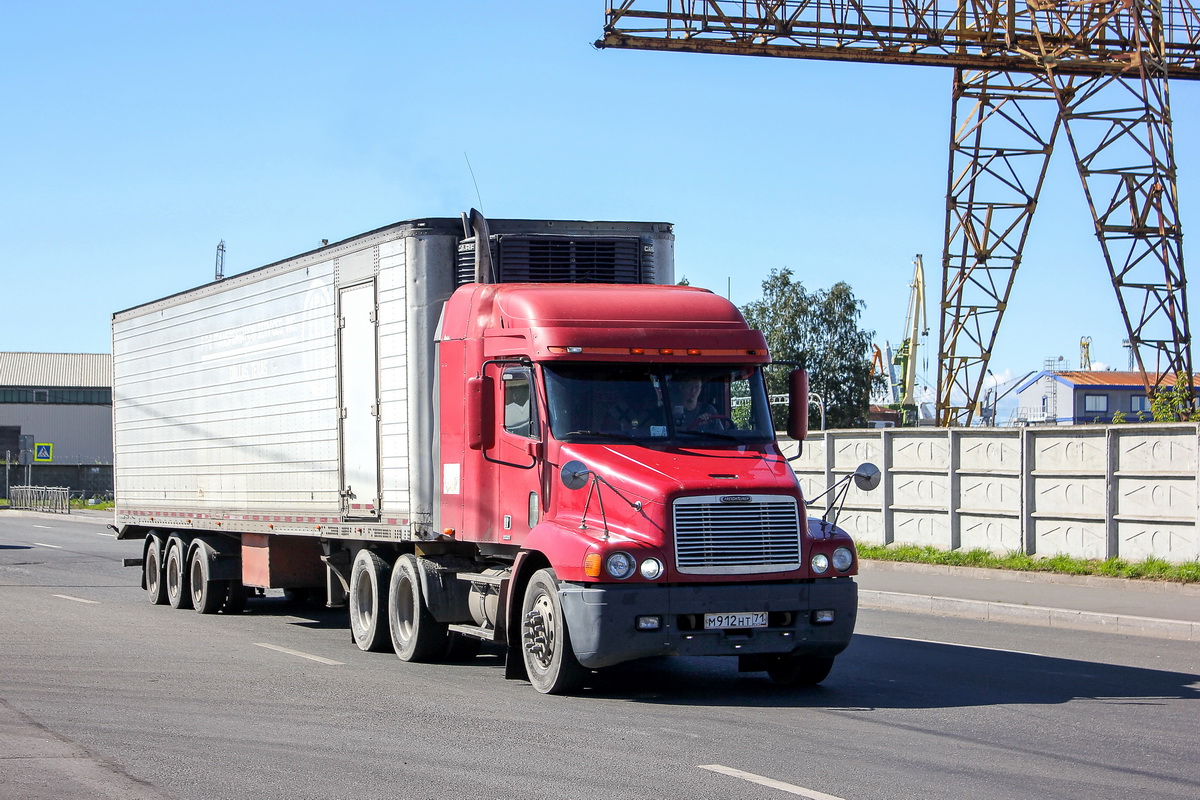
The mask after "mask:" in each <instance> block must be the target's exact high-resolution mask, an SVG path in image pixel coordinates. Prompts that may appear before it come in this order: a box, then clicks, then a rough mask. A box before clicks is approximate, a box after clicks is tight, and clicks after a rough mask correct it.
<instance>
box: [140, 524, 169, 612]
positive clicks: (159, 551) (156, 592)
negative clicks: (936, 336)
mask: <svg viewBox="0 0 1200 800" xmlns="http://www.w3.org/2000/svg"><path fill="white" fill-rule="evenodd" d="M142 563H143V564H144V565H145V566H144V569H145V581H146V594H147V595H148V596H149V598H150V602H151V603H153V604H154V605H156V606H165V605H166V604H167V576H166V574H165V571H164V567H163V543H162V539H160V538H158V537H157V536H147V537H146V558H145V560H144V561H143V562H142Z"/></svg>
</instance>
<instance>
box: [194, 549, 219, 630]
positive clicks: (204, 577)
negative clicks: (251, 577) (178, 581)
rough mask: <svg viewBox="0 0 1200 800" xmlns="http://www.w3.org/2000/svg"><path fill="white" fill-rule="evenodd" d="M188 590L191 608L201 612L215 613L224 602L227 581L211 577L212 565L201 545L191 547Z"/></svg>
mask: <svg viewBox="0 0 1200 800" xmlns="http://www.w3.org/2000/svg"><path fill="white" fill-rule="evenodd" d="M188 590H189V591H190V592H191V594H192V608H194V609H196V611H198V612H199V613H201V614H215V613H217V611H218V610H219V609H220V608H221V606H222V605H223V604H224V603H225V597H226V595H227V594H228V593H229V586H228V582H227V581H214V580H213V579H212V565H211V564H209V563H208V553H206V552H205V550H204V548H203V547H199V546H197V547H195V548H193V549H192V557H191V559H189V563H188Z"/></svg>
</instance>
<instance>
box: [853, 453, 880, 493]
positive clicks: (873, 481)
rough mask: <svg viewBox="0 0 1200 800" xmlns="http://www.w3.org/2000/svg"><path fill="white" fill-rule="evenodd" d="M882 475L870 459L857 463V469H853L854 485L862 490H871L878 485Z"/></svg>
mask: <svg viewBox="0 0 1200 800" xmlns="http://www.w3.org/2000/svg"><path fill="white" fill-rule="evenodd" d="M882 477H883V476H882V474H881V473H880V472H879V467H877V466H875V465H874V464H872V463H871V462H870V461H864V462H863V463H861V464H859V465H858V469H856V470H854V485H855V486H857V487H858V488H859V489H862V490H863V491H864V492H871V491H874V490H875V487H877V486H879V480H880V478H882Z"/></svg>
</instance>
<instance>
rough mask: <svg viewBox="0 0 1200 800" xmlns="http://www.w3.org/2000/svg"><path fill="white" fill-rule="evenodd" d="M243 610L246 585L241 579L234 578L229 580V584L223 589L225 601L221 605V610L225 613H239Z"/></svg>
mask: <svg viewBox="0 0 1200 800" xmlns="http://www.w3.org/2000/svg"><path fill="white" fill-rule="evenodd" d="M245 610H246V587H245V586H244V585H243V584H242V581H241V579H238V578H235V579H234V580H231V581H229V586H228V587H226V589H225V602H224V603H223V604H222V605H221V611H222V612H223V613H225V614H240V613H242V612H243V611H245Z"/></svg>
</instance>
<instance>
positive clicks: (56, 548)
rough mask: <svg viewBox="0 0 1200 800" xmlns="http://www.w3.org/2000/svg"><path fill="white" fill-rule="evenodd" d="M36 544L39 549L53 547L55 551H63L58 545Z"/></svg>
mask: <svg viewBox="0 0 1200 800" xmlns="http://www.w3.org/2000/svg"><path fill="white" fill-rule="evenodd" d="M34 544H36V545H37V546H38V547H53V548H54V549H55V550H62V548H61V547H59V546H58V545H56V544H46V543H45V542H34Z"/></svg>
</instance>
